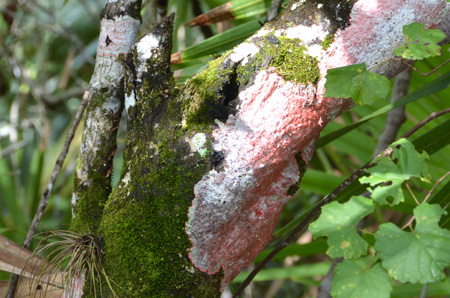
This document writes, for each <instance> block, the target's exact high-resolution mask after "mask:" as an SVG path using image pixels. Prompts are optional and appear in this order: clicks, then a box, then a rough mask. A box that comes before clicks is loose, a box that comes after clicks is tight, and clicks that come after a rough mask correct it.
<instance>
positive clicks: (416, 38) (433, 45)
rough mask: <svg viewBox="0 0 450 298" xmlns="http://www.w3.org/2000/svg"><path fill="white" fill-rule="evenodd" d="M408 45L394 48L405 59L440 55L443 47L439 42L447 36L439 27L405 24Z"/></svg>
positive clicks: (395, 52) (404, 31)
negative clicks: (430, 27)
mask: <svg viewBox="0 0 450 298" xmlns="http://www.w3.org/2000/svg"><path fill="white" fill-rule="evenodd" d="M403 34H404V35H405V40H406V45H403V46H400V47H398V48H396V49H395V50H394V54H395V55H397V56H401V57H402V58H405V59H412V60H420V59H425V58H428V57H433V56H439V55H440V54H441V47H440V46H439V45H438V44H437V43H438V42H440V41H441V40H443V39H444V38H445V34H444V33H442V31H441V30H439V29H425V26H424V25H423V24H420V23H412V24H409V25H406V26H403Z"/></svg>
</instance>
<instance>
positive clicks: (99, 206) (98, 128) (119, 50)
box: [72, 0, 141, 234]
mask: <svg viewBox="0 0 450 298" xmlns="http://www.w3.org/2000/svg"><path fill="white" fill-rule="evenodd" d="M140 9H141V1H127V0H120V1H107V3H106V6H105V9H104V10H103V11H102V15H101V18H102V19H101V27H100V37H99V43H98V47H97V58H96V62H95V71H94V74H93V76H92V79H91V83H90V85H91V86H90V87H91V88H90V98H89V103H88V107H87V116H86V123H85V127H84V131H83V140H82V143H81V148H80V156H79V158H78V166H77V170H76V173H75V185H74V191H73V196H72V212H73V221H72V229H75V230H78V231H83V232H89V233H93V234H95V233H96V231H97V228H98V225H99V223H100V219H101V216H102V212H103V207H104V204H105V203H106V201H107V200H108V197H109V194H110V193H111V171H112V160H113V157H114V153H115V151H116V148H117V147H116V135H117V129H118V127H119V121H120V115H121V113H122V110H123V98H124V95H123V90H124V85H123V80H124V75H125V70H124V66H123V64H122V63H121V62H120V61H119V56H120V55H122V56H124V55H125V54H126V53H128V51H129V49H130V48H131V46H132V45H133V44H134V42H135V40H136V33H137V30H138V28H139V25H140V23H141V17H140Z"/></svg>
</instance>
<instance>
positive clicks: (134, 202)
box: [100, 16, 221, 297]
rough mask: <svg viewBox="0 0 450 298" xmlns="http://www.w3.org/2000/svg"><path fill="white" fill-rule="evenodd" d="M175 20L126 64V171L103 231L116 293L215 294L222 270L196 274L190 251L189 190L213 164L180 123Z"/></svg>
mask: <svg viewBox="0 0 450 298" xmlns="http://www.w3.org/2000/svg"><path fill="white" fill-rule="evenodd" d="M172 21H173V16H172V17H171V18H169V19H167V20H166V21H164V22H163V23H162V24H161V25H159V26H158V27H156V28H155V29H153V30H152V32H151V33H149V34H147V35H146V36H144V37H143V38H142V39H140V40H139V41H138V42H137V44H136V46H135V47H133V49H132V50H131V51H130V53H129V54H128V56H127V58H126V61H125V63H126V65H127V73H128V76H127V77H128V79H127V82H126V101H127V115H128V117H127V123H128V136H127V143H126V150H125V152H124V168H123V171H122V174H121V179H120V182H119V184H118V185H117V186H116V187H115V188H114V191H113V193H112V194H111V196H110V199H109V200H108V203H107V205H106V208H105V211H104V215H103V218H102V224H101V228H100V233H101V235H102V237H103V242H104V252H105V255H104V260H103V264H104V266H105V269H106V271H107V272H108V275H109V276H110V278H111V279H112V280H114V281H115V282H117V283H118V284H119V285H120V287H118V288H117V289H116V290H117V291H118V292H119V293H120V296H121V297H131V296H135V297H216V296H218V295H219V294H218V293H219V290H218V287H219V285H220V277H221V275H220V274H217V275H216V276H210V275H208V274H206V273H203V272H201V271H200V270H198V269H196V268H195V267H194V265H193V264H192V263H191V262H190V260H189V258H188V255H187V252H188V250H189V246H190V242H189V239H188V237H187V235H186V233H185V232H184V224H185V222H186V221H187V210H188V208H189V206H190V205H191V202H192V199H193V197H194V194H193V192H192V189H193V187H194V185H195V183H196V182H197V181H198V180H199V179H200V178H201V177H202V175H203V174H204V173H205V172H206V171H208V170H209V169H210V162H209V160H208V159H207V158H204V157H203V158H202V156H201V155H200V154H199V153H198V152H196V150H195V149H194V146H195V144H197V145H198V146H200V147H205V149H206V148H207V147H211V146H210V145H209V146H208V145H207V144H204V143H203V144H201V143H202V140H201V137H200V138H199V137H198V136H197V137H195V134H194V132H193V131H188V130H185V129H183V128H182V125H181V107H182V105H181V103H180V101H179V100H178V99H177V91H176V90H175V84H174V79H173V77H172V73H171V71H170V52H171V43H172V33H171V32H172ZM200 144H201V145H200ZM199 149H200V148H199Z"/></svg>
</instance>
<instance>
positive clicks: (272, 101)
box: [186, 0, 448, 285]
mask: <svg viewBox="0 0 450 298" xmlns="http://www.w3.org/2000/svg"><path fill="white" fill-rule="evenodd" d="M445 5H447V6H445ZM444 8H448V4H446V1H445V0H360V1H358V2H357V3H356V4H355V6H354V9H353V11H352V15H351V26H350V27H348V28H346V29H345V30H342V31H339V32H338V33H337V34H336V38H335V41H334V42H333V43H332V44H331V46H330V47H329V49H328V50H327V52H326V53H323V55H321V57H320V58H319V63H318V67H319V69H320V73H321V79H320V81H319V83H318V86H317V89H316V88H315V87H314V86H313V85H311V84H309V85H302V84H298V85H295V84H294V83H292V82H286V81H284V79H283V78H282V77H281V76H280V75H279V74H277V73H276V72H274V71H273V70H270V69H269V70H264V71H261V72H260V73H258V74H257V76H256V78H255V81H254V84H253V85H252V86H251V87H249V88H247V89H246V90H244V91H243V92H241V93H240V94H239V105H240V106H239V108H238V112H237V113H236V114H235V115H230V116H229V118H228V120H227V122H226V124H223V123H218V124H219V128H218V129H216V130H215V131H214V134H213V136H214V139H215V141H216V144H215V145H214V149H215V150H217V151H223V152H224V153H225V161H224V168H223V170H221V171H220V172H217V171H215V170H212V171H210V172H209V173H208V174H206V175H205V176H204V177H203V179H202V180H201V181H200V182H198V183H197V184H196V185H195V187H194V192H195V199H194V201H193V205H192V206H191V208H189V214H188V216H189V220H188V222H187V223H186V233H187V234H188V235H189V238H190V240H191V243H192V247H191V250H190V253H189V257H190V258H191V261H192V263H193V264H194V265H195V266H196V267H197V268H199V269H200V270H202V271H204V272H207V273H208V274H214V273H216V272H218V271H219V270H223V273H224V276H223V279H222V285H226V284H228V283H230V282H231V281H232V280H233V278H234V277H235V276H236V275H237V274H238V273H239V272H240V271H241V270H242V269H244V268H245V267H246V266H247V265H248V264H249V263H250V262H251V261H252V260H253V259H254V258H255V257H256V256H257V254H258V253H259V252H260V251H261V250H262V249H263V248H264V247H265V246H266V245H267V243H268V242H269V240H270V238H271V236H272V233H273V230H274V229H275V227H276V224H277V221H278V216H279V214H280V212H281V209H282V208H283V206H284V205H285V204H286V202H287V200H288V199H289V197H288V196H286V192H287V190H288V188H289V187H290V186H291V185H293V184H294V183H296V182H297V181H298V179H299V170H298V165H297V163H296V160H295V155H296V154H297V153H299V152H301V153H302V155H301V156H302V158H303V159H304V160H305V161H308V160H309V159H310V158H311V156H312V153H313V151H314V142H315V140H316V139H317V138H318V136H319V134H320V131H321V130H322V129H323V127H325V126H326V125H327V123H328V122H329V121H331V120H332V119H334V118H335V117H336V116H338V115H339V114H341V113H342V112H344V111H346V110H348V109H349V108H350V107H351V106H352V101H351V100H349V99H348V100H344V99H332V98H324V96H323V94H324V91H325V88H324V84H325V78H324V77H325V75H326V72H327V70H328V69H330V68H335V67H340V66H346V65H350V64H355V63H366V64H367V65H368V67H373V66H375V65H379V64H381V65H382V66H381V67H379V68H377V69H375V71H376V72H378V73H382V74H385V75H388V76H391V75H393V74H395V72H396V71H397V70H398V69H399V68H401V65H400V63H398V62H392V63H384V64H383V62H385V61H386V60H388V59H389V58H391V57H392V56H393V54H392V51H393V49H394V48H395V47H397V46H399V45H401V44H403V43H404V36H403V33H402V27H403V25H407V24H410V23H412V22H421V23H424V24H425V25H426V26H431V25H433V24H441V23H442V22H441V19H440V18H442V11H446V10H445V9H444ZM447 11H448V9H447Z"/></svg>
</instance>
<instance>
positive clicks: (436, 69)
mask: <svg viewBox="0 0 450 298" xmlns="http://www.w3.org/2000/svg"><path fill="white" fill-rule="evenodd" d="M391 60H394V61H400V62H402V63H403V64H405V65H406V66H408V67H409V68H411V69H412V70H415V71H417V72H418V73H419V74H420V75H422V76H424V77H428V76H429V75H430V74H432V73H434V72H436V71H438V70H439V69H440V68H441V67H443V66H444V65H445V64H447V63H449V62H450V59H448V60H447V61H445V62H444V63H442V64H441V65H439V66H438V67H436V68H435V69H433V70H432V71H430V72H427V73H424V72H421V71H420V70H418V69H417V68H415V67H414V66H412V65H410V64H409V63H407V62H406V61H405V59H403V58H392V59H391Z"/></svg>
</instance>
